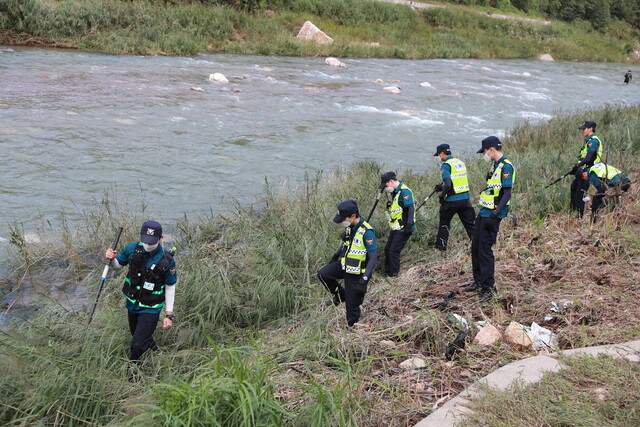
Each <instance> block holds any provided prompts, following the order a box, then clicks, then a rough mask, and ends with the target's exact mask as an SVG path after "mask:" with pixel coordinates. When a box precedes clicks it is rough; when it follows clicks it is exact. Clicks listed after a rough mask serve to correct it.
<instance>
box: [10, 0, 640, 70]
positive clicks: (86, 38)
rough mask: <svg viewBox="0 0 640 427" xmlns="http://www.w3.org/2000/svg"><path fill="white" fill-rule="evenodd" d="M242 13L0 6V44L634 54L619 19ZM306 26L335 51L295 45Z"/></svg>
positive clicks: (296, 10)
mask: <svg viewBox="0 0 640 427" xmlns="http://www.w3.org/2000/svg"><path fill="white" fill-rule="evenodd" d="M227 4H229V5H227ZM252 4H253V3H252ZM234 5H235V6H236V7H237V8H236V7H233V6H234ZM248 9H250V11H249V12H247V11H246V10H247V8H244V7H242V5H241V2H230V3H226V2H224V1H219V2H218V1H212V2H208V1H202V2H196V1H194V2H159V1H152V0H140V1H135V2H130V1H123V0H112V1H102V0H85V1H80V0H55V1H43V0H27V1H22V0H6V1H4V2H2V3H0V43H3V44H23V43H26V44H38V45H40V44H44V45H50V46H62V47H76V48H80V49H85V50H90V51H97V52H104V53H117V54H124V53H130V54H145V55H158V54H164V55H196V54H199V53H219V52H226V53H242V54H260V55H287V56H318V55H319V56H329V55H331V56H352V57H392V58H403V59H404V58H406V59H422V58H525V59H531V58H535V56H536V55H538V54H540V53H550V54H552V55H553V56H554V58H556V59H564V60H583V61H617V62H626V61H632V59H629V58H628V55H629V54H630V53H631V51H633V50H637V49H640V44H639V43H638V41H637V39H636V38H635V37H634V31H633V30H632V28H631V27H630V26H629V25H628V24H625V23H623V22H620V21H612V23H611V24H610V25H609V26H606V27H603V26H600V27H598V29H597V31H596V30H594V29H593V28H592V26H591V24H589V23H588V22H582V21H575V22H573V23H571V24H569V23H566V22H560V21H558V22H554V23H552V24H551V25H542V24H538V23H529V22H523V21H517V20H503V19H494V18H491V17H490V16H487V15H486V14H485V13H482V12H480V13H478V12H479V11H473V10H469V9H466V8H463V7H459V6H454V5H448V6H447V7H446V8H430V9H425V10H422V11H419V12H417V11H414V10H412V9H411V8H409V7H407V6H404V5H396V4H389V3H383V2H377V1H369V0H347V1H344V0H315V1H310V0H290V1H284V0H283V1H279V2H267V3H260V2H255V5H253V6H251V7H249V8H248ZM307 20H311V21H312V22H314V23H315V24H316V25H317V26H319V27H320V28H321V29H322V30H324V31H325V32H326V33H327V34H329V35H330V36H331V37H332V38H334V40H335V43H334V44H331V45H316V44H315V43H305V42H302V41H299V40H298V39H296V38H295V35H296V34H297V32H298V31H299V29H300V27H301V26H302V24H303V23H304V22H305V21H307Z"/></svg>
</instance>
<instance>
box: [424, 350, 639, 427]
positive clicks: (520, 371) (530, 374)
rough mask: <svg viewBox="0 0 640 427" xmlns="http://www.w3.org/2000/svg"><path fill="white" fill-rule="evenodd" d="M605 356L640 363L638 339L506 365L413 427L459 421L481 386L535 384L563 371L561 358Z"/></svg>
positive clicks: (501, 387) (446, 426)
mask: <svg viewBox="0 0 640 427" xmlns="http://www.w3.org/2000/svg"><path fill="white" fill-rule="evenodd" d="M600 354H608V355H611V356H614V357H621V358H622V357H624V358H626V359H628V360H631V361H635V362H640V340H637V341H630V342H627V343H624V344H612V345H601V346H594V347H584V348H576V349H572V350H564V351H562V352H558V353H552V354H547V355H541V356H534V357H529V358H528V359H523V360H519V361H517V362H513V363H509V364H508V365H506V366H503V367H502V368H500V369H498V370H496V371H493V372H491V373H490V374H489V375H487V376H486V377H484V378H482V379H480V380H478V381H477V382H476V383H475V384H473V385H472V386H471V387H469V388H468V389H466V390H465V391H463V392H462V393H460V394H459V395H458V396H456V397H454V398H453V399H451V400H449V401H448V402H447V403H445V404H444V405H442V406H441V407H440V408H438V409H437V410H435V411H434V412H433V413H432V414H430V415H429V416H428V417H426V418H424V419H423V420H422V421H420V422H419V423H418V424H416V427H431V426H436V427H450V426H454V425H455V424H456V422H458V421H461V419H462V417H463V416H464V415H465V414H468V413H470V412H472V410H471V409H470V408H469V405H470V401H469V399H470V398H473V397H474V396H476V395H477V394H478V393H479V390H480V386H481V385H483V384H486V385H489V386H490V387H493V388H497V389H499V390H507V389H509V387H510V386H511V385H512V384H513V383H514V382H515V381H521V382H524V383H525V384H529V383H534V382H538V381H540V380H541V379H542V375H543V374H544V372H547V371H549V372H557V371H559V370H560V369H562V363H561V358H562V357H563V356H570V357H574V356H578V357H579V356H581V355H593V356H597V355H600Z"/></svg>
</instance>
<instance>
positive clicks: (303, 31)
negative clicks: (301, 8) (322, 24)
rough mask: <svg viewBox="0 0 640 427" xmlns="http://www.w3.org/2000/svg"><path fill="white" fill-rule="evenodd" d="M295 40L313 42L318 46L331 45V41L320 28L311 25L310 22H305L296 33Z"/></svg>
mask: <svg viewBox="0 0 640 427" xmlns="http://www.w3.org/2000/svg"><path fill="white" fill-rule="evenodd" d="M296 38H298V39H301V40H305V41H313V42H316V43H318V44H331V43H333V39H332V38H331V37H329V36H328V35H327V34H326V33H325V32H324V31H322V30H320V28H318V27H316V26H315V25H313V23H312V22H311V21H306V22H305V23H304V24H303V25H302V28H300V31H298V35H297V36H296Z"/></svg>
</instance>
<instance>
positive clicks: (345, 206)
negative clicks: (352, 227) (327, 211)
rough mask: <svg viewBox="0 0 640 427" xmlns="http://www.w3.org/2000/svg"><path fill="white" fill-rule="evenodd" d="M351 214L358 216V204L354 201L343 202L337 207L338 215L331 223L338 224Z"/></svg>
mask: <svg viewBox="0 0 640 427" xmlns="http://www.w3.org/2000/svg"><path fill="white" fill-rule="evenodd" d="M353 214H356V215H360V211H359V210H358V204H357V203H356V201H355V200H351V199H349V200H345V201H344V202H342V203H340V204H339V205H338V214H337V215H336V217H335V218H333V222H335V223H336V224H340V223H341V222H342V221H344V219H345V218H346V217H348V216H351V215H353Z"/></svg>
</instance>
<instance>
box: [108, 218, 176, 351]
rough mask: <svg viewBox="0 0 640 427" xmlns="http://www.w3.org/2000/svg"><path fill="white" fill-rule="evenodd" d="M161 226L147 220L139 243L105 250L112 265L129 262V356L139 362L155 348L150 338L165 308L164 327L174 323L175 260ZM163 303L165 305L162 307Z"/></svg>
mask: <svg viewBox="0 0 640 427" xmlns="http://www.w3.org/2000/svg"><path fill="white" fill-rule="evenodd" d="M162 238H163V236H162V226H161V225H160V224H159V223H158V222H156V221H147V222H145V223H144V224H142V228H141V230H140V242H133V243H130V244H129V245H127V246H125V248H124V249H123V250H122V252H121V253H118V252H116V251H115V250H114V249H107V251H106V253H105V257H106V258H107V259H112V260H113V262H112V263H111V266H112V267H113V268H116V269H118V268H122V267H123V266H125V265H127V264H129V273H128V274H127V277H126V279H125V281H124V282H125V283H124V286H123V288H122V292H123V293H124V296H125V298H126V306H127V312H128V319H129V331H130V332H131V336H132V339H131V353H130V355H129V359H130V360H131V361H134V362H138V361H140V357H141V356H142V354H143V353H144V352H145V351H147V349H152V350H158V346H157V344H156V342H155V341H154V339H153V332H154V331H155V330H156V326H157V325H158V320H159V318H160V312H161V311H162V307H165V312H166V315H165V317H164V319H163V322H162V328H163V329H169V328H170V327H171V326H172V325H173V319H174V317H173V303H174V299H175V292H176V290H175V289H176V286H175V285H176V283H177V282H178V278H177V276H176V263H175V261H174V260H173V256H171V254H169V253H168V252H167V251H165V250H164V248H163V247H162V245H161V244H160V243H161V241H162ZM165 305H166V306H165Z"/></svg>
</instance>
